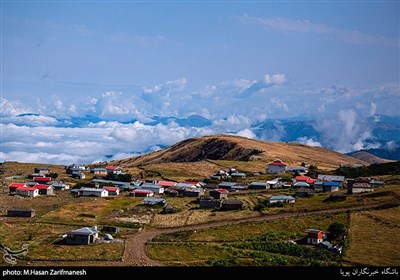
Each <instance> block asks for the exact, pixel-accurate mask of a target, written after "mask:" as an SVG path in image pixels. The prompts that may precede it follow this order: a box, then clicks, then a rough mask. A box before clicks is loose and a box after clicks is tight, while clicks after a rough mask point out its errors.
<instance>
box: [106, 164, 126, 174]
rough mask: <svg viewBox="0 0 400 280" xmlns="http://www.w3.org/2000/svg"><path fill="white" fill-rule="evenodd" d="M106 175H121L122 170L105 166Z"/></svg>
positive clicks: (112, 166) (117, 167)
mask: <svg viewBox="0 0 400 280" xmlns="http://www.w3.org/2000/svg"><path fill="white" fill-rule="evenodd" d="M106 170H107V173H114V174H121V173H122V168H121V167H119V166H114V165H110V166H106Z"/></svg>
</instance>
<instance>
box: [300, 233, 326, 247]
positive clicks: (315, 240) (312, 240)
mask: <svg viewBox="0 0 400 280" xmlns="http://www.w3.org/2000/svg"><path fill="white" fill-rule="evenodd" d="M305 232H306V233H307V244H312V245H317V244H319V243H321V242H323V241H324V239H325V236H326V235H325V234H324V232H323V231H322V230H319V229H306V231H305Z"/></svg>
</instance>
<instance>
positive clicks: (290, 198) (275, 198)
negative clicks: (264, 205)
mask: <svg viewBox="0 0 400 280" xmlns="http://www.w3.org/2000/svg"><path fill="white" fill-rule="evenodd" d="M268 201H269V203H276V202H284V203H295V202H296V199H295V198H294V197H293V196H290V195H273V196H271V197H270V198H268Z"/></svg>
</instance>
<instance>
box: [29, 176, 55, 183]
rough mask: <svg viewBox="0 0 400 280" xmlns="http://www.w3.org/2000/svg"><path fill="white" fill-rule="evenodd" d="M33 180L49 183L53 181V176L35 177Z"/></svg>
mask: <svg viewBox="0 0 400 280" xmlns="http://www.w3.org/2000/svg"><path fill="white" fill-rule="evenodd" d="M33 181H35V182H36V183H39V184H47V183H49V182H50V181H51V177H33Z"/></svg>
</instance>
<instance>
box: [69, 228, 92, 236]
mask: <svg viewBox="0 0 400 280" xmlns="http://www.w3.org/2000/svg"><path fill="white" fill-rule="evenodd" d="M94 233H99V231H98V230H97V229H94V228H88V227H83V228H78V229H74V230H71V231H69V232H67V234H79V235H91V234H94Z"/></svg>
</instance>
